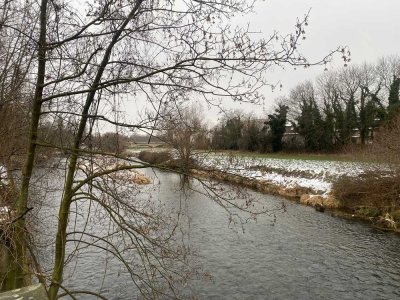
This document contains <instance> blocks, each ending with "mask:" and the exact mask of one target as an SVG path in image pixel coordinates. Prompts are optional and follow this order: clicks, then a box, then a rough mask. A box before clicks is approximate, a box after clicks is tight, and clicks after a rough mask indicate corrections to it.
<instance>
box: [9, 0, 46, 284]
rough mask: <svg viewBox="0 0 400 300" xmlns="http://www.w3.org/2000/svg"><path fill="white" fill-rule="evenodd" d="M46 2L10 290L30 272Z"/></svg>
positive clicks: (39, 44) (44, 70)
mask: <svg viewBox="0 0 400 300" xmlns="http://www.w3.org/2000/svg"><path fill="white" fill-rule="evenodd" d="M47 2H48V0H42V1H41V6H40V35H39V43H38V49H39V51H38V69H37V80H36V85H35V95H34V98H33V101H32V111H31V119H30V128H29V140H28V141H29V145H28V152H27V156H26V160H25V164H24V168H23V171H22V180H21V188H20V194H19V197H18V199H17V201H16V205H15V210H16V215H17V220H16V222H15V223H14V227H15V231H14V234H15V235H14V237H15V249H14V250H15V251H14V253H15V255H14V257H13V259H15V270H13V271H12V272H11V278H10V279H11V283H10V285H9V286H8V288H11V289H13V288H20V287H22V286H24V285H25V282H26V280H27V277H29V274H30V270H28V261H27V259H28V258H27V253H26V243H27V239H28V237H27V234H28V233H27V231H26V228H25V214H26V213H27V212H28V210H29V209H28V200H29V183H30V180H31V176H32V171H33V167H34V160H35V154H36V146H37V136H38V127H39V120H40V113H41V108H42V98H43V85H44V80H45V72H46V27H47V25H46V21H47V17H46V16H47Z"/></svg>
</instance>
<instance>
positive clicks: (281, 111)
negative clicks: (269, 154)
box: [265, 104, 289, 152]
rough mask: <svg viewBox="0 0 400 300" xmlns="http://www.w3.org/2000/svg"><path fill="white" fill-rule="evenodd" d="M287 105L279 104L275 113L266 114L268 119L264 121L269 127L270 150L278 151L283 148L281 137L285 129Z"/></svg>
mask: <svg viewBox="0 0 400 300" xmlns="http://www.w3.org/2000/svg"><path fill="white" fill-rule="evenodd" d="M288 109H289V107H288V106H286V105H283V104H279V105H278V108H276V109H275V113H273V114H270V115H268V121H267V122H265V124H266V125H268V126H269V128H270V135H271V144H272V151H273V152H278V151H281V150H282V148H283V144H282V137H283V135H284V133H285V129H286V121H287V112H288Z"/></svg>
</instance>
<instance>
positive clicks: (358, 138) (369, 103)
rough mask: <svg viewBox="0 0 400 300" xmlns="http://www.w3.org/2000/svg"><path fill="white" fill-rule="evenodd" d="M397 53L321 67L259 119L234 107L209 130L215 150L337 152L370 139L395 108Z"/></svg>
mask: <svg viewBox="0 0 400 300" xmlns="http://www.w3.org/2000/svg"><path fill="white" fill-rule="evenodd" d="M399 87H400V57H399V56H389V57H384V58H381V59H380V60H378V61H377V62H376V63H375V64H367V63H364V64H361V65H352V66H346V67H343V68H342V69H340V70H337V71H325V72H324V73H323V74H321V75H320V76H318V77H317V78H316V80H314V81H305V82H302V83H300V84H298V85H297V86H295V87H294V88H293V89H291V90H290V92H289V94H288V95H287V96H285V97H281V98H279V99H278V100H277V105H276V108H275V109H274V111H273V112H271V113H270V114H268V115H267V116H266V117H264V118H256V117H254V116H249V115H247V116H246V115H245V114H243V113H242V112H240V111H236V112H233V113H231V114H229V115H227V116H226V117H225V118H223V119H222V120H220V122H219V124H218V125H217V126H216V127H215V128H213V129H212V133H211V147H212V148H214V149H226V150H246V151H260V152H269V151H272V152H277V151H281V150H294V151H311V152H312V151H314V152H315V151H338V150H340V149H343V147H345V146H346V145H349V144H352V143H358V144H361V145H365V144H367V143H371V142H372V140H373V139H374V134H376V130H377V128H379V127H381V126H384V125H385V124H388V122H389V121H390V120H391V119H393V117H394V116H395V115H396V114H397V113H398V111H399V108H400V100H399Z"/></svg>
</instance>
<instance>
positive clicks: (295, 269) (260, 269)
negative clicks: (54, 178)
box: [42, 170, 400, 299]
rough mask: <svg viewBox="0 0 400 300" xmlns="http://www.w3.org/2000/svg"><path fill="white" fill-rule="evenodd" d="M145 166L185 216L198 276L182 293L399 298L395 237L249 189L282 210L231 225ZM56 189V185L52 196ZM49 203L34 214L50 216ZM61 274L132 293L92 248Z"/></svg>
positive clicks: (121, 295) (118, 295) (212, 206)
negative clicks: (283, 206)
mask: <svg viewBox="0 0 400 300" xmlns="http://www.w3.org/2000/svg"><path fill="white" fill-rule="evenodd" d="M146 172H147V174H148V175H149V176H150V177H152V179H153V181H154V182H155V185H154V186H156V188H152V189H151V191H150V192H151V193H152V195H151V196H152V198H154V199H160V200H161V201H162V202H163V203H165V204H166V206H169V207H177V206H178V203H179V206H180V207H181V209H182V210H183V211H184V213H185V216H186V217H187V220H188V222H187V223H185V224H186V243H187V244H189V245H190V248H191V249H193V250H194V251H195V252H196V255H195V256H193V258H192V260H193V262H194V263H195V264H196V265H200V266H201V272H200V273H201V274H204V276H199V277H194V278H192V279H190V280H189V281H188V283H187V285H186V286H185V287H184V288H183V294H184V295H186V296H185V297H186V298H194V299H400V236H399V235H397V234H393V233H384V232H381V231H378V230H376V229H373V228H371V227H370V226H368V225H366V224H363V223H360V222H356V221H352V220H345V219H341V218H337V217H333V216H331V215H330V214H329V213H318V212H316V211H315V210H314V209H312V208H310V207H307V206H303V205H299V204H297V203H294V202H292V201H288V200H285V199H283V198H280V197H275V196H271V195H265V194H260V193H257V192H253V191H248V193H249V195H250V196H251V197H254V198H256V199H258V201H259V202H260V203H261V204H262V205H263V206H265V207H268V208H271V209H274V208H276V207H280V206H281V205H282V203H283V204H284V205H285V207H286V210H285V211H283V210H279V211H277V212H276V213H275V214H274V215H261V216H258V217H257V220H255V221H251V222H248V223H246V224H244V225H243V226H241V225H236V226H232V224H230V222H229V218H228V215H227V213H226V211H225V210H224V209H223V208H221V207H220V206H218V205H217V204H216V203H215V202H213V201H212V200H210V199H208V198H207V197H206V196H205V195H203V194H201V193H196V192H193V191H189V192H185V194H184V195H183V191H182V190H180V178H179V176H177V175H174V174H171V173H163V172H160V171H152V170H148V171H146ZM193 184H194V185H195V186H196V183H193ZM225 188H227V189H229V187H227V186H225ZM59 195H60V193H59V192H57V187H56V188H55V189H54V192H53V196H54V197H56V196H57V197H59ZM182 199H184V201H183V202H182ZM182 203H183V205H182ZM51 206H52V205H50V204H49V207H51ZM55 206H56V205H55ZM49 207H47V209H43V211H44V212H45V213H43V215H42V218H50V216H49V214H51V213H52V214H53V215H54V212H55V211H54V210H53V209H48V208H49ZM182 207H183V208H182ZM46 214H47V215H46ZM45 215H46V216H45ZM46 230H47V233H49V232H51V231H53V232H54V228H47V229H46ZM49 251H50V250H49ZM44 256H46V255H44ZM48 257H49V259H50V260H51V256H48ZM104 270H107V274H106V276H103V273H104ZM68 274H69V275H68ZM68 274H67V276H66V285H67V286H68V288H71V289H73V288H78V289H88V287H91V288H93V289H95V290H97V291H100V292H101V293H102V294H103V295H104V296H106V297H108V298H109V299H136V298H139V296H138V294H137V292H136V291H135V287H132V285H131V284H130V283H129V278H127V277H126V276H124V275H123V274H121V271H120V267H118V266H114V265H113V263H112V260H108V259H107V257H104V255H103V254H102V253H100V252H98V253H95V252H88V253H84V252H83V253H82V254H81V256H80V257H79V260H77V261H76V262H75V264H74V267H73V268H72V269H69V273H68ZM79 298H80V299H94V298H89V297H88V296H86V298H85V297H79Z"/></svg>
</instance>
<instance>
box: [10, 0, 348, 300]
mask: <svg viewBox="0 0 400 300" xmlns="http://www.w3.org/2000/svg"><path fill="white" fill-rule="evenodd" d="M24 3H27V4H26V5H25V4H24ZM14 4H15V5H16V7H18V8H20V9H18V10H16V13H19V15H18V18H21V17H22V16H23V15H24V14H28V15H29V16H30V15H38V16H39V20H38V23H37V24H36V23H32V24H31V25H32V26H30V27H29V28H26V27H24V26H21V24H19V23H16V22H15V19H9V20H3V23H2V26H4V27H6V28H8V29H9V30H10V33H9V35H11V34H13V33H15V32H17V33H21V34H22V35H23V36H28V37H29V38H28V40H29V41H30V43H31V45H33V46H34V51H33V52H34V53H33V54H34V55H33V56H32V57H35V61H32V67H34V68H35V69H36V71H35V75H32V77H31V79H32V89H33V90H34V92H33V93H32V94H33V96H32V100H31V108H30V120H29V127H30V128H29V134H28V136H27V141H28V142H27V143H28V146H27V150H26V153H27V154H26V157H25V164H24V167H23V170H22V179H21V185H20V193H19V197H18V199H17V201H16V203H15V219H14V221H13V222H12V224H11V227H12V231H13V232H14V233H15V237H16V239H15V241H14V246H13V247H14V249H15V251H14V258H15V268H14V269H13V272H12V276H11V284H10V286H9V287H10V288H13V287H21V286H23V285H24V279H25V277H26V274H27V273H29V269H28V267H27V265H26V260H27V257H28V254H27V251H28V249H31V248H32V247H30V246H31V242H30V240H29V234H28V231H27V227H26V219H27V218H26V215H29V212H30V211H31V209H30V207H29V201H30V200H31V198H32V197H31V195H30V185H31V179H32V177H33V171H34V170H35V167H36V166H35V156H36V154H37V149H38V147H53V148H63V147H60V146H57V145H53V144H51V143H49V142H48V141H46V140H41V139H40V138H39V136H38V132H39V131H38V130H39V127H40V124H41V121H43V120H44V119H47V120H48V119H50V120H51V119H56V118H61V119H63V120H71V119H72V120H73V122H74V123H75V124H77V126H76V130H75V131H74V137H73V142H72V145H71V146H70V147H65V148H67V149H65V148H64V149H60V150H65V151H66V152H67V153H68V154H69V155H68V159H67V161H66V163H65V164H66V165H65V181H64V183H63V188H62V189H63V193H62V197H61V201H60V205H59V207H58V210H59V211H58V224H57V232H56V235H55V243H54V253H55V258H54V262H53V267H52V271H51V273H52V274H51V276H48V275H47V274H43V273H42V272H40V271H39V270H37V272H36V273H37V274H39V279H40V280H41V281H42V282H43V283H44V284H46V285H47V284H48V283H50V285H49V287H48V293H49V297H50V299H56V298H57V295H58V294H59V290H60V288H63V274H64V268H65V265H66V263H68V261H69V257H70V255H71V254H73V253H74V251H72V252H67V251H68V250H67V249H68V248H67V247H66V245H67V244H68V243H71V242H72V243H77V244H78V245H83V244H85V245H86V246H88V247H95V248H101V249H108V251H110V252H111V253H112V254H113V255H114V256H115V257H117V258H118V259H119V260H120V261H121V262H122V263H123V264H124V265H125V267H126V269H127V270H128V271H129V272H130V274H131V278H132V280H133V281H134V283H135V284H137V286H138V288H140V289H142V288H143V287H145V288H144V290H143V293H144V294H145V295H146V294H148V293H154V294H162V293H164V291H162V290H161V289H160V288H159V286H158V285H157V284H151V282H154V280H157V279H160V277H161V278H162V279H163V280H165V281H166V282H167V283H168V284H169V285H170V286H171V287H173V284H172V282H171V280H169V278H170V277H169V275H168V274H170V273H173V272H174V270H172V269H169V268H168V264H166V263H165V262H166V261H167V257H168V258H178V256H177V255H178V254H179V253H178V252H177V251H172V250H170V246H169V244H168V239H164V238H162V237H160V238H153V235H152V234H151V232H150V231H149V230H150V228H157V226H155V225H154V222H156V224H158V225H159V224H160V223H157V222H160V221H159V219H158V218H156V217H154V216H153V215H152V210H151V209H150V208H148V207H146V208H143V207H140V208H138V207H136V206H135V205H131V204H128V203H127V202H126V198H124V195H125V196H126V194H124V195H122V194H121V193H118V191H119V190H118V188H116V185H115V184H110V182H109V180H111V182H115V180H114V178H113V177H112V174H113V173H115V172H122V171H128V170H133V169H135V168H140V167H145V166H146V165H144V164H142V163H139V162H136V161H134V160H125V162H124V163H122V162H120V161H117V162H115V164H114V165H113V164H111V163H109V162H108V161H104V159H100V160H98V158H97V156H96V155H97V154H98V153H97V152H96V151H94V150H93V149H90V147H89V148H88V147H87V144H86V141H87V140H88V138H89V137H90V136H91V135H92V133H93V130H94V129H95V128H96V126H98V124H99V123H104V122H105V123H109V124H112V125H114V126H120V127H125V128H131V129H132V128H138V129H151V125H152V124H154V123H151V122H149V121H146V120H144V121H143V122H139V123H128V122H120V121H119V120H118V119H117V118H114V117H113V115H112V113H107V111H115V107H114V103H113V102H112V99H113V97H114V96H115V95H121V94H124V95H127V94H129V95H131V97H132V98H135V99H142V100H144V101H147V103H149V104H150V105H152V106H153V107H154V108H155V110H156V111H159V108H160V107H162V105H164V103H170V102H175V101H178V100H177V99H179V101H185V100H187V99H189V98H190V97H193V95H197V97H198V98H199V99H200V98H202V99H204V100H205V101H208V102H210V103H212V102H213V101H214V100H220V99H221V98H224V97H229V98H232V99H233V100H236V101H247V102H257V101H259V100H260V99H261V95H260V94H259V92H258V90H259V88H260V87H262V86H265V85H267V84H268V82H266V80H265V78H264V72H265V71H266V70H268V69H269V68H270V67H271V66H274V65H285V64H290V65H302V66H306V67H308V66H310V65H312V64H318V63H325V62H326V61H327V60H329V59H330V57H331V54H333V53H334V52H336V50H335V51H333V52H332V53H330V54H329V55H328V56H326V57H324V58H322V59H321V60H320V61H317V62H315V63H312V62H309V61H307V60H306V59H305V58H304V57H302V56H301V55H300V54H299V53H298V51H297V48H298V46H299V45H298V44H299V41H300V40H301V38H302V37H303V36H304V34H305V31H304V27H305V26H306V25H307V19H308V16H305V17H304V19H303V20H300V21H298V22H297V23H296V29H295V32H294V33H292V34H288V35H283V36H282V35H279V34H278V33H273V34H272V35H271V36H270V38H269V39H266V40H257V41H254V40H253V39H252V37H251V33H249V32H248V31H247V30H246V29H242V28H236V27H234V26H233V25H231V24H230V22H229V19H230V18H231V17H232V16H234V15H235V14H238V13H247V12H249V11H250V10H251V8H252V5H253V2H252V1H251V2H249V1H244V0H233V1H232V0H229V1H228V0H221V1H214V2H204V1H194V0H193V1H169V0H157V1H144V0H110V1H88V2H85V3H80V2H67V1H59V0H53V1H48V0H40V1H31V0H28V1H19V0H17V1H14ZM340 50H341V51H342V49H340ZM343 52H344V50H343ZM343 57H344V59H345V60H346V56H345V55H344V56H343ZM114 158H115V156H114ZM87 163H88V164H89V166H90V167H89V168H87V167H86V164H87ZM107 165H108V166H110V165H111V166H112V167H105V166H107ZM82 166H84V167H82ZM82 172H83V174H84V176H83V177H82ZM87 203H96V205H98V208H99V210H101V211H102V213H103V214H104V215H105V216H107V217H108V218H109V220H110V222H111V223H112V224H113V226H114V227H113V228H115V232H112V235H114V233H115V234H116V233H118V232H123V235H125V237H126V239H127V240H129V243H130V244H131V245H130V249H132V251H137V252H138V253H140V255H141V257H142V259H141V260H140V261H141V263H142V264H143V269H142V270H143V272H141V273H136V272H135V271H136V270H135V269H134V268H132V266H131V265H130V264H129V263H128V262H127V259H126V258H125V256H124V255H123V254H124V253H121V251H120V249H117V248H115V247H114V245H113V244H112V243H111V242H110V240H109V239H108V238H107V236H109V235H107V234H106V235H105V236H91V235H90V234H88V233H87V232H85V231H79V232H78V231H73V232H68V225H69V224H70V221H71V220H72V219H73V218H74V214H73V211H74V210H73V209H72V207H73V206H74V205H75V206H79V207H82V206H84V205H86V204H87ZM128 213H130V214H131V215H135V216H137V218H138V220H139V219H141V218H142V220H141V221H138V222H133V223H132V222H130V221H129V218H128ZM141 224H146V225H147V226H141ZM153 225H154V226H153ZM77 236H79V238H77ZM77 239H78V240H77ZM93 239H96V241H101V242H102V243H100V244H98V243H95V242H93ZM104 243H105V244H107V245H108V246H109V248H105V247H104ZM30 255H31V256H32V255H33V253H30ZM156 274H157V275H159V276H156ZM172 290H173V288H172ZM68 292H69V293H70V294H74V291H68Z"/></svg>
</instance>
